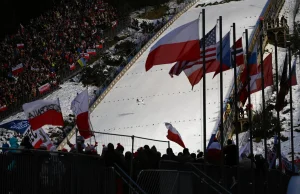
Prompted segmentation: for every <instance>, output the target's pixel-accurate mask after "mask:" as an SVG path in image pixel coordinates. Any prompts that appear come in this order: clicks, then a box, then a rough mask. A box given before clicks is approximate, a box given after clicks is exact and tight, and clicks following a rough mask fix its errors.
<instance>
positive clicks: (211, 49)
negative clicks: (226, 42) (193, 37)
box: [169, 26, 217, 77]
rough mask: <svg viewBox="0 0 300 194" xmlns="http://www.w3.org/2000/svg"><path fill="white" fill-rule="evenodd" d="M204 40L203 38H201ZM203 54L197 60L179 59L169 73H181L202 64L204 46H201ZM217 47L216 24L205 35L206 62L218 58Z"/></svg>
mask: <svg viewBox="0 0 300 194" xmlns="http://www.w3.org/2000/svg"><path fill="white" fill-rule="evenodd" d="M201 42H203V38H202V39H201V40H200V45H201ZM200 52H201V55H200V58H199V59H198V60H196V61H178V62H177V63H176V64H175V65H174V66H173V67H172V68H171V69H170V71H169V74H170V76H171V77H173V75H177V76H178V75H179V74H180V73H181V72H182V71H183V70H185V69H188V68H191V67H192V66H194V65H197V64H200V65H201V64H202V63H203V56H202V53H203V48H202V46H201V49H200ZM216 54H217V49H216V26H215V27H214V28H213V29H211V30H210V31H209V32H208V33H207V34H206V35H205V62H206V63H210V62H213V61H215V60H216V59H217V55H216Z"/></svg>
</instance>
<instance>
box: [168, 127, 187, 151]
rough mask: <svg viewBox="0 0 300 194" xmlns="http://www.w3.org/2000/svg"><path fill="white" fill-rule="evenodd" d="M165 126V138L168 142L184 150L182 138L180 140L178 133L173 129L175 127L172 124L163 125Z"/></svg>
mask: <svg viewBox="0 0 300 194" xmlns="http://www.w3.org/2000/svg"><path fill="white" fill-rule="evenodd" d="M165 125H166V127H167V129H168V135H167V138H168V139H169V140H170V141H173V142H175V143H177V144H178V145H180V146H181V147H183V148H185V145H184V143H183V141H182V138H181V136H180V134H179V132H178V131H177V130H176V129H175V127H173V126H172V124H170V123H165Z"/></svg>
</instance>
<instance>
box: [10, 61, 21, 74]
mask: <svg viewBox="0 0 300 194" xmlns="http://www.w3.org/2000/svg"><path fill="white" fill-rule="evenodd" d="M23 70H24V65H23V63H20V64H18V65H17V66H15V67H12V68H11V71H12V74H13V75H14V76H17V75H19V74H20V73H22V72H23Z"/></svg>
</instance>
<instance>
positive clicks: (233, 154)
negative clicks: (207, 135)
mask: <svg viewBox="0 0 300 194" xmlns="http://www.w3.org/2000/svg"><path fill="white" fill-rule="evenodd" d="M223 153H224V156H225V164H226V165H229V166H233V165H237V147H236V145H234V144H233V143H232V140H231V139H228V140H227V145H226V146H225V147H224V151H223Z"/></svg>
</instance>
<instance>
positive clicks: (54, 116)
mask: <svg viewBox="0 0 300 194" xmlns="http://www.w3.org/2000/svg"><path fill="white" fill-rule="evenodd" d="M23 110H24V113H25V115H26V116H27V118H28V121H29V123H30V125H31V128H32V130H37V129H39V128H41V127H43V126H44V125H54V126H64V120H63V115H62V112H61V108H60V104H59V100H58V99H56V100H36V101H33V102H29V103H26V104H23Z"/></svg>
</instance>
